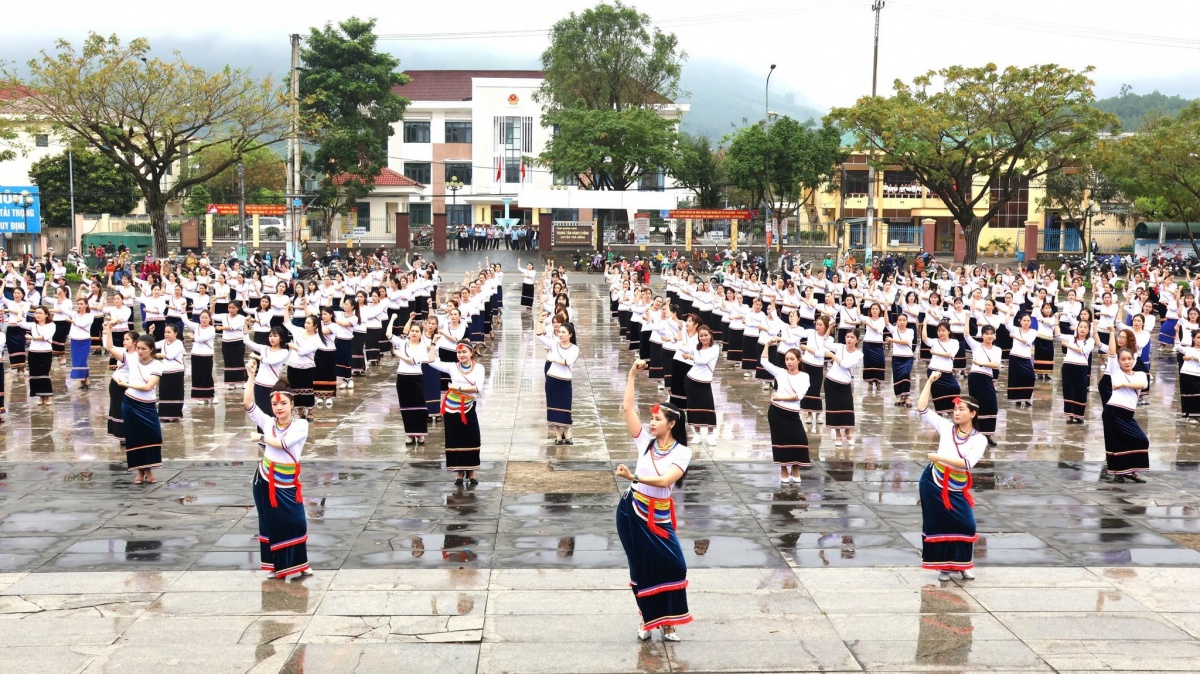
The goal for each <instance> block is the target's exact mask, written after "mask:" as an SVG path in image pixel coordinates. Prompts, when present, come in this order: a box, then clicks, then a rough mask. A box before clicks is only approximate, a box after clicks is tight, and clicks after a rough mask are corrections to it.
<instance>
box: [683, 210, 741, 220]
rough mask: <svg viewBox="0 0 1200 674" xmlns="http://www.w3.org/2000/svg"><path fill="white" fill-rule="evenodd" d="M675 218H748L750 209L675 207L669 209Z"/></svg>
mask: <svg viewBox="0 0 1200 674" xmlns="http://www.w3.org/2000/svg"><path fill="white" fill-rule="evenodd" d="M669 214H670V216H671V218H673V219H675V220H749V219H750V211H746V210H737V209H733V208H677V209H675V210H673V211H669Z"/></svg>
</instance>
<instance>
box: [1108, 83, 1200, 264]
mask: <svg viewBox="0 0 1200 674" xmlns="http://www.w3.org/2000/svg"><path fill="white" fill-rule="evenodd" d="M1099 156H1100V165H1101V166H1102V167H1103V169H1104V171H1105V173H1106V174H1107V175H1108V176H1109V177H1110V178H1111V179H1112V181H1113V182H1114V183H1115V184H1116V186H1117V187H1119V188H1120V190H1121V192H1122V193H1123V194H1124V195H1125V196H1127V197H1129V198H1131V199H1133V200H1134V205H1135V207H1136V208H1137V210H1138V211H1139V212H1140V213H1144V214H1147V215H1152V216H1154V217H1157V218H1161V219H1163V220H1168V221H1174V222H1183V223H1187V224H1188V226H1187V227H1186V228H1185V229H1186V231H1187V235H1188V238H1189V239H1190V240H1191V243H1192V249H1193V250H1194V251H1195V252H1196V255H1197V256H1200V245H1197V242H1196V236H1195V233H1194V232H1193V231H1192V226H1191V223H1193V222H1197V221H1198V220H1200V101H1196V102H1193V103H1191V104H1189V105H1188V106H1187V107H1186V108H1184V109H1183V110H1181V111H1180V112H1179V115H1178V116H1177V117H1169V116H1166V115H1151V116H1150V117H1148V118H1147V119H1146V121H1145V122H1144V123H1143V125H1142V128H1141V129H1140V130H1139V131H1138V133H1136V134H1133V135H1132V136H1127V137H1124V138H1114V139H1108V140H1105V141H1103V142H1101V143H1100V148H1099Z"/></svg>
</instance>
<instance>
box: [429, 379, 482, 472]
mask: <svg viewBox="0 0 1200 674" xmlns="http://www.w3.org/2000/svg"><path fill="white" fill-rule="evenodd" d="M429 365H430V366H431V367H433V368H434V369H435V370H439V371H441V372H449V373H450V385H451V389H452V390H449V391H446V394H445V395H444V396H443V397H442V407H441V413H442V421H443V423H444V424H445V427H446V470H455V471H464V470H476V469H478V468H479V447H480V444H481V440H480V431H479V416H478V415H477V414H476V412H475V402H476V400H477V399H478V397H479V395H480V392H481V391H482V390H483V384H484V382H485V381H487V371H486V370H485V369H484V367H483V365H481V364H479V363H472V364H471V366H470V367H468V368H467V369H465V370H464V369H463V367H462V365H461V364H460V363H458V362H457V361H456V362H453V363H442V362H437V361H435V362H433V363H430V364H429ZM459 386H470V387H474V388H475V389H476V390H475V392H474V393H463V392H462V391H460V390H458V389H457V388H455V387H459Z"/></svg>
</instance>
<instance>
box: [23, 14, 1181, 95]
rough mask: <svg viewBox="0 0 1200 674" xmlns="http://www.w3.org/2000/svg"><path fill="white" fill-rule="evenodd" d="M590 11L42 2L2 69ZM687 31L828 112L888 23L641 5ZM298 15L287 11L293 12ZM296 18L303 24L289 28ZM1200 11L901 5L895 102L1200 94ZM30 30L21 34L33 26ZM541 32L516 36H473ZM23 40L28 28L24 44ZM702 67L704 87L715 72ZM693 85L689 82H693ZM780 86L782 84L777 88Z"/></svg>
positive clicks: (535, 37)
mask: <svg viewBox="0 0 1200 674" xmlns="http://www.w3.org/2000/svg"><path fill="white" fill-rule="evenodd" d="M593 4H594V2H592V1H589V0H552V1H551V0H517V1H516V2H509V3H504V2H496V1H495V0H488V1H486V2H485V1H481V0H457V1H456V2H449V3H448V2H404V3H399V2H397V3H383V2H379V1H378V0H372V1H370V2H367V1H364V0H340V1H339V2H328V0H322V1H320V2H317V1H315V0H291V1H290V2H288V3H275V2H255V1H253V0H206V2H203V3H196V4H194V5H191V6H190V7H189V9H188V10H187V11H181V10H179V9H177V7H178V6H177V5H172V4H171V3H163V2H162V1H161V0H154V1H150V0H110V1H109V2H101V3H97V2H95V1H94V0H53V1H51V2H40V3H27V4H25V5H22V6H21V8H20V19H19V21H18V22H17V23H16V24H12V23H10V25H9V30H8V31H7V32H6V36H5V43H4V46H0V59H2V60H8V61H14V60H15V61H23V60H27V59H28V58H29V57H30V56H31V55H32V54H34V53H36V51H37V50H38V49H41V48H48V47H49V46H51V45H52V41H53V40H54V39H55V38H59V37H63V38H68V39H71V40H78V39H79V38H81V37H82V36H84V35H86V33H87V31H89V30H91V31H96V32H101V33H113V32H115V33H117V34H118V35H120V36H121V37H122V38H129V37H134V36H139V35H140V36H145V37H149V38H150V39H151V40H152V42H153V45H154V49H155V51H156V52H160V53H162V52H169V51H171V50H174V49H180V50H182V51H183V52H184V55H185V57H187V56H189V54H191V53H195V52H203V53H204V54H203V56H204V59H203V60H210V59H211V58H228V59H237V60H238V61H247V60H248V61H252V62H253V63H249V64H248V63H242V62H231V65H234V66H243V65H254V66H255V67H256V69H257V68H260V64H270V65H269V66H267V67H270V68H271V69H273V70H274V71H276V72H278V73H282V72H283V71H285V70H286V69H287V61H286V58H287V35H288V34H289V33H292V32H299V33H301V34H304V33H307V29H308V28H309V27H310V26H314V25H319V24H322V23H324V22H326V21H337V20H339V19H342V18H345V17H347V16H350V15H358V16H361V17H375V18H377V19H378V20H379V23H378V28H377V30H378V32H379V34H380V35H381V36H382V35H406V36H412V35H414V34H416V35H423V36H429V35H430V34H447V33H452V34H460V37H461V39H446V38H445V37H424V38H422V39H391V40H387V41H385V42H383V45H384V46H385V48H387V49H388V50H389V51H392V52H394V53H396V54H397V55H399V56H400V57H401V59H402V61H403V65H404V67H409V68H437V67H456V68H462V67H476V68H496V67H531V68H532V67H537V65H538V56H539V54H540V53H541V51H542V50H543V49H544V48H545V47H546V41H547V37H546V35H545V33H542V32H535V31H536V29H545V28H548V27H549V26H550V25H551V24H552V23H553V22H554V21H556V20H557V19H559V18H561V17H563V16H566V15H567V14H568V13H569V12H570V11H572V10H576V11H579V10H583V9H586V8H587V7H589V6H592V5H593ZM632 4H634V5H635V6H636V7H637V8H638V9H639V10H641V11H643V12H645V13H647V14H649V15H650V16H651V17H652V19H653V20H654V21H655V23H656V24H658V25H659V26H660V27H661V28H662V29H663V30H667V31H673V32H675V33H676V34H677V35H678V36H679V41H680V44H681V46H682V47H683V49H684V50H685V51H686V52H687V53H688V54H689V56H690V57H691V59H690V60H691V61H692V62H694V63H696V64H697V65H698V64H702V63H705V62H714V61H723V62H726V63H727V64H728V65H731V66H737V67H741V68H742V69H744V71H745V73H746V74H745V77H746V78H748V79H750V78H753V77H760V78H765V77H766V74H767V70H768V66H769V65H770V64H771V63H776V64H778V69H777V70H776V72H775V75H774V76H773V78H772V79H771V88H772V91H773V92H774V91H780V92H789V91H790V92H793V93H794V94H795V97H796V99H797V101H798V102H803V103H807V104H809V105H812V106H813V107H817V108H820V109H826V108H828V107H829V106H832V105H848V104H850V103H852V102H853V101H854V100H855V99H856V98H857V97H858V96H861V95H864V94H866V93H869V91H870V86H871V47H872V30H873V14H872V12H871V11H870V7H871V2H870V0H787V1H781V0H739V1H737V2H732V3H731V2H727V1H725V0H721V1H717V0H687V1H686V2H684V1H682V0H673V1H671V2H666V1H663V0H640V1H638V2H635V3H632ZM283 7H286V8H287V12H286V16H285V14H284V12H281V11H280V10H281V9H282V8H283ZM289 17H294V18H289ZM1198 19H1200V0H1142V1H1140V2H1136V3H1131V2H1128V0H886V7H885V8H884V10H883V12H882V28H881V36H880V54H879V83H880V84H879V87H880V92H881V93H886V92H887V91H889V90H890V89H891V83H892V81H893V80H894V79H895V78H901V79H905V80H908V79H911V78H912V77H913V76H914V75H916V74H919V73H922V72H924V71H926V70H928V69H931V68H939V67H943V66H946V65H951V64H964V65H975V64H982V63H986V62H988V61H992V62H995V63H997V64H999V65H1010V64H1016V65H1028V64H1033V63H1047V62H1050V63H1060V64H1064V65H1067V66H1070V67H1073V68H1082V67H1084V66H1088V65H1092V66H1095V67H1096V72H1095V73H1094V74H1093V78H1094V79H1095V80H1096V84H1097V94H1098V95H1099V96H1100V97H1104V96H1109V95H1113V94H1115V93H1117V90H1118V88H1119V87H1120V85H1121V84H1122V83H1131V84H1133V86H1134V89H1135V91H1137V92H1140V93H1148V92H1149V91H1151V90H1153V89H1155V88H1158V89H1159V90H1161V91H1162V92H1163V93H1166V94H1181V95H1184V96H1187V97H1200V36H1197V34H1196V33H1195V27H1196V26H1197V25H1198V24H1200V21H1198ZM18 26H19V28H18ZM484 31H499V32H506V31H507V32H513V31H526V32H525V33H520V34H517V35H515V36H511V35H510V36H495V35H493V36H484V35H462V34H470V33H481V32H484ZM18 32H19V33H20V34H19V35H18ZM703 72H704V71H703V70H702V69H700V68H699V67H696V68H694V69H692V70H691V71H690V72H689V76H690V77H697V76H702V73H703ZM684 84H685V87H686V86H687V84H688V83H687V82H686V81H685V82H684ZM777 87H778V89H777Z"/></svg>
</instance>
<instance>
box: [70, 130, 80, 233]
mask: <svg viewBox="0 0 1200 674" xmlns="http://www.w3.org/2000/svg"><path fill="white" fill-rule="evenodd" d="M67 186H68V187H67V189H68V190H69V191H70V192H71V247H75V246H78V245H79V242H78V241H76V240H75V150H74V149H73V148H72V147H71V146H70V145H68V146H67Z"/></svg>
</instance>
